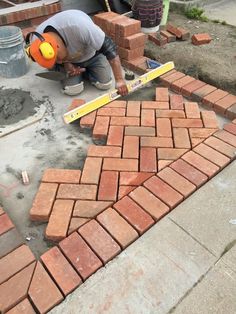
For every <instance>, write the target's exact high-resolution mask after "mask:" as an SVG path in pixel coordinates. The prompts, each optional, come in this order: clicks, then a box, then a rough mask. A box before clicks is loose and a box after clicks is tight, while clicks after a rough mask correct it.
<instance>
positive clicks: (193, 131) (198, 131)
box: [189, 128, 217, 138]
mask: <svg viewBox="0 0 236 314" xmlns="http://www.w3.org/2000/svg"><path fill="white" fill-rule="evenodd" d="M216 131H217V129H208V128H190V129H189V134H190V136H191V137H192V138H207V137H209V136H210V135H212V134H213V133H215V132H216Z"/></svg>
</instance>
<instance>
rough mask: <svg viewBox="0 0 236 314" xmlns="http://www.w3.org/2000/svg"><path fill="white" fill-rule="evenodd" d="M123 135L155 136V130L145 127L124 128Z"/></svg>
mask: <svg viewBox="0 0 236 314" xmlns="http://www.w3.org/2000/svg"><path fill="white" fill-rule="evenodd" d="M125 135H131V136H155V135H156V129H155V128H153V127H146V126H140V127H126V128H125Z"/></svg>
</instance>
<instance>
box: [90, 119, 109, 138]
mask: <svg viewBox="0 0 236 314" xmlns="http://www.w3.org/2000/svg"><path fill="white" fill-rule="evenodd" d="M109 123H110V117H102V116H99V117H97V118H96V121H95V125H94V128H93V138H95V139H103V138H106V137H107V134H108V128H109Z"/></svg>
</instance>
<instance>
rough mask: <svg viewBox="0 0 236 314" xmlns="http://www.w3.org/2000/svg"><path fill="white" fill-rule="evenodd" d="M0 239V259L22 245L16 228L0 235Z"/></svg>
mask: <svg viewBox="0 0 236 314" xmlns="http://www.w3.org/2000/svg"><path fill="white" fill-rule="evenodd" d="M0 239H1V241H0V258H3V257H4V256H5V255H7V254H9V253H10V252H12V251H13V250H15V249H16V248H18V247H19V246H21V245H22V244H24V240H23V238H22V237H21V235H20V234H19V232H18V231H17V230H16V228H13V229H11V230H9V231H8V232H5V233H4V234H2V235H1V238H0Z"/></svg>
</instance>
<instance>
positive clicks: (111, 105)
mask: <svg viewBox="0 0 236 314" xmlns="http://www.w3.org/2000/svg"><path fill="white" fill-rule="evenodd" d="M105 108H126V101H125V100H113V101H112V102H110V103H108V104H107V105H106V106H105Z"/></svg>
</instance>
